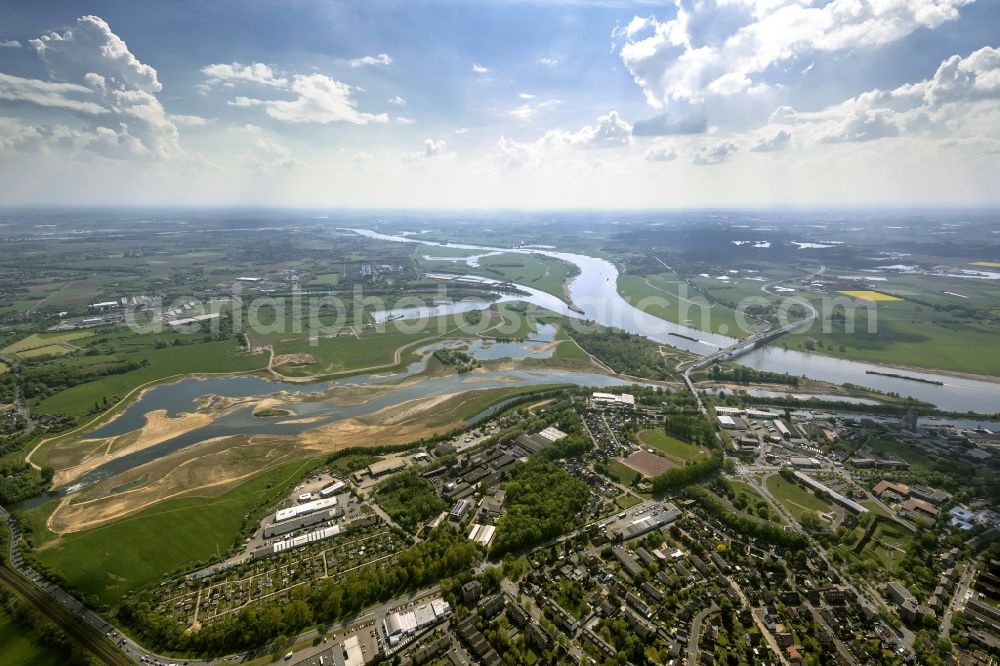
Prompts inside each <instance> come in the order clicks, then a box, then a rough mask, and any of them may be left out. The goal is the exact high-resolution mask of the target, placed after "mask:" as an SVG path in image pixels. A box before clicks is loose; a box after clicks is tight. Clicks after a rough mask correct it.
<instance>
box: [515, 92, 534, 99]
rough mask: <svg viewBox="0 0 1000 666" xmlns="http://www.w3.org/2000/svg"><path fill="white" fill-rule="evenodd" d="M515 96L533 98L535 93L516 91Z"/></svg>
mask: <svg viewBox="0 0 1000 666" xmlns="http://www.w3.org/2000/svg"><path fill="white" fill-rule="evenodd" d="M517 96H518V97H520V98H521V99H535V97H536V96H537V95H532V94H531V93H518V94H517Z"/></svg>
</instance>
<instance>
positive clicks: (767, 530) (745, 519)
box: [686, 486, 809, 549]
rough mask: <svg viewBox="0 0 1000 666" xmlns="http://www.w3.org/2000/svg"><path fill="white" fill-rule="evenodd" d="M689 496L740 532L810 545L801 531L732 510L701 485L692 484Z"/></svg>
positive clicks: (781, 542)
mask: <svg viewBox="0 0 1000 666" xmlns="http://www.w3.org/2000/svg"><path fill="white" fill-rule="evenodd" d="M686 493H687V496H688V497H690V498H691V499H693V500H694V501H696V502H697V503H698V504H699V505H700V506H701V508H702V509H704V510H705V512H706V513H708V514H709V515H710V516H712V517H714V518H716V519H718V520H719V522H721V523H722V524H723V525H726V526H727V527H729V528H731V529H733V530H735V531H736V532H737V533H739V534H745V535H746V536H750V537H754V538H756V539H760V540H761V541H766V542H767V543H771V544H774V545H776V546H784V547H786V548H793V549H798V548H805V547H806V546H807V545H808V543H809V542H808V540H807V539H806V537H805V536H804V535H802V534H800V533H799V532H793V531H791V530H785V529H784V528H783V527H782V526H781V525H777V524H775V523H771V522H768V521H765V520H758V519H756V518H751V517H750V516H747V515H741V514H738V513H736V512H734V511H732V510H731V509H730V508H729V507H728V506H726V504H725V502H723V501H722V500H721V499H719V498H718V497H716V496H715V495H713V494H712V493H711V492H710V491H709V490H708V489H706V488H704V487H701V486H691V487H690V488H688V489H687V491H686Z"/></svg>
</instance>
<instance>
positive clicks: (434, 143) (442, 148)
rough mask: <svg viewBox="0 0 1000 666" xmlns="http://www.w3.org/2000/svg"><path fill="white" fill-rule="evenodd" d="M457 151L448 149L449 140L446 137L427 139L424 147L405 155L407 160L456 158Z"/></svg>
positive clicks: (404, 157) (424, 160) (420, 160)
mask: <svg viewBox="0 0 1000 666" xmlns="http://www.w3.org/2000/svg"><path fill="white" fill-rule="evenodd" d="M454 157H455V153H454V152H452V151H450V150H448V142H447V141H445V140H444V139H426V140H425V141H424V149H423V150H422V151H419V152H415V153H407V154H405V155H403V160H404V161H406V162H426V161H429V160H443V159H445V158H447V159H448V160H451V159H454Z"/></svg>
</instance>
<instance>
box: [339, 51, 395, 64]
mask: <svg viewBox="0 0 1000 666" xmlns="http://www.w3.org/2000/svg"><path fill="white" fill-rule="evenodd" d="M349 62H350V64H351V67H370V66H373V65H391V64H392V58H391V57H390V56H389V54H388V53H379V54H378V55H376V56H364V57H361V58H354V59H353V60H350V61H349Z"/></svg>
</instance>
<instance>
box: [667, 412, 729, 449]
mask: <svg viewBox="0 0 1000 666" xmlns="http://www.w3.org/2000/svg"><path fill="white" fill-rule="evenodd" d="M664 430H666V431H667V433H668V434H670V435H673V436H674V437H677V438H678V439H683V440H684V441H686V442H688V443H690V444H695V445H699V446H706V447H708V448H710V449H715V448H719V438H718V437H717V436H716V434H715V426H714V425H713V424H712V423H710V422H709V421H708V419H706V418H705V417H704V416H701V415H698V416H684V415H678V416H671V417H668V418H667V422H666V424H665V425H664Z"/></svg>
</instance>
